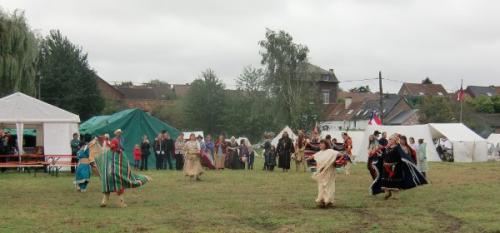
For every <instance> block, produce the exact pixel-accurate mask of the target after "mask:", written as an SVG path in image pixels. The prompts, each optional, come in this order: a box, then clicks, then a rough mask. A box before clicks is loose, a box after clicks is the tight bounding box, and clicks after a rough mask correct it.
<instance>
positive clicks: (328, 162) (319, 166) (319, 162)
mask: <svg viewBox="0 0 500 233" xmlns="http://www.w3.org/2000/svg"><path fill="white" fill-rule="evenodd" d="M319 147H320V151H319V152H317V153H316V154H314V155H313V156H312V157H311V158H309V159H314V160H315V161H316V172H315V173H314V174H313V176H312V178H313V179H314V180H315V181H316V182H317V183H318V196H317V198H316V204H317V205H318V207H320V208H325V207H331V206H332V205H333V202H334V200H335V160H336V158H337V156H338V155H339V152H337V151H335V150H332V149H330V143H329V142H328V141H327V140H326V139H323V140H321V141H320V143H319Z"/></svg>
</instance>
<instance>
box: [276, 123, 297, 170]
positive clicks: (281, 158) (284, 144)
mask: <svg viewBox="0 0 500 233" xmlns="http://www.w3.org/2000/svg"><path fill="white" fill-rule="evenodd" d="M293 153H294V146H293V141H292V139H290V138H289V137H288V133H287V132H284V133H283V135H282V136H281V138H280V140H279V141H278V146H277V148H276V154H277V155H278V167H279V168H281V169H283V172H288V170H290V162H291V161H290V158H291V155H292V154H293Z"/></svg>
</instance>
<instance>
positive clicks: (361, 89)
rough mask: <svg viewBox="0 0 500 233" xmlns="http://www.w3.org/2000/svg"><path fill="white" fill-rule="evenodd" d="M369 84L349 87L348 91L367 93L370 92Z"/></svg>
mask: <svg viewBox="0 0 500 233" xmlns="http://www.w3.org/2000/svg"><path fill="white" fill-rule="evenodd" d="M370 91H371V90H370V86H368V85H366V86H359V87H353V88H351V89H349V92H359V93H368V92H370Z"/></svg>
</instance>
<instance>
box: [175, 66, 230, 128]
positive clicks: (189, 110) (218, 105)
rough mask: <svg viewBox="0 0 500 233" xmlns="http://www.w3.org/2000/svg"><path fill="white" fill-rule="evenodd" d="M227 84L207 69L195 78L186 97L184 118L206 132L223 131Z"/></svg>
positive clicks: (194, 126)
mask: <svg viewBox="0 0 500 233" xmlns="http://www.w3.org/2000/svg"><path fill="white" fill-rule="evenodd" d="M224 88H225V85H224V83H223V82H222V80H220V79H219V78H218V77H217V75H216V74H215V72H214V71H213V70H211V69H207V70H205V71H203V72H202V73H201V76H200V78H198V79H196V80H194V81H193V82H192V84H191V87H190V89H189V92H188V93H187V94H186V97H185V99H184V104H183V106H184V119H185V122H186V124H189V125H190V126H191V127H192V129H196V130H203V131H204V132H206V133H219V132H222V126H223V112H224V104H225V102H224V100H225V91H224Z"/></svg>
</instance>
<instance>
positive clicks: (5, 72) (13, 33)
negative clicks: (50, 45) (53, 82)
mask: <svg viewBox="0 0 500 233" xmlns="http://www.w3.org/2000/svg"><path fill="white" fill-rule="evenodd" d="M37 57H38V40H37V38H36V36H35V33H33V31H32V30H31V29H30V27H29V25H28V23H27V22H26V18H25V17H24V13H23V12H22V11H14V12H13V13H12V14H9V13H6V12H3V11H1V9H0V96H4V95H7V94H10V93H12V92H15V91H21V92H24V93H25V94H28V95H35V94H36V85H35V82H36V64H37Z"/></svg>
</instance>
